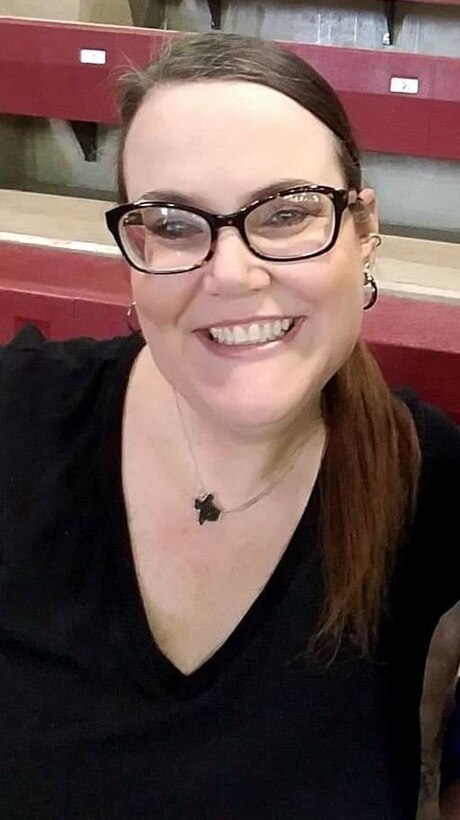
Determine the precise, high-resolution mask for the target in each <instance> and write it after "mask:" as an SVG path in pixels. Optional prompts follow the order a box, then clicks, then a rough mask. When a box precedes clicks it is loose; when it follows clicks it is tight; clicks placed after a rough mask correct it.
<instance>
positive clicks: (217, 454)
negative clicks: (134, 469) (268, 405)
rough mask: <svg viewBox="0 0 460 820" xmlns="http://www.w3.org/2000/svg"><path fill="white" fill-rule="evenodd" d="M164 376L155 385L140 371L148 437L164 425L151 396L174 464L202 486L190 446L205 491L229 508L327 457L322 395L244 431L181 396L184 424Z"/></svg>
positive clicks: (141, 397) (140, 388)
mask: <svg viewBox="0 0 460 820" xmlns="http://www.w3.org/2000/svg"><path fill="white" fill-rule="evenodd" d="M155 370H156V368H155ZM158 375H159V378H160V382H161V384H160V385H159V384H158V376H157V374H155V376H154V380H155V381H154V383H153V384H152V377H151V372H150V374H149V375H147V374H146V373H145V372H144V376H143V377H141V373H139V377H140V378H139V383H138V387H139V390H138V391H137V392H138V400H139V402H140V405H139V406H140V412H141V415H142V416H143V418H144V422H145V429H146V433H147V434H148V430H149V429H150V430H151V431H152V429H153V431H155V430H158V421H159V420H158V419H156V418H155V417H154V416H153V417H152V415H151V412H150V411H151V408H149V402H148V401H146V396H148V395H149V394H150V395H153V396H155V397H157V399H158V403H157V407H158V406H159V405H161V406H162V408H163V410H164V414H163V413H162V415H161V421H160V426H161V428H163V429H164V432H165V434H166V435H165V438H166V440H167V441H168V445H169V446H168V461H169V463H171V462H172V461H174V462H176V461H177V470H178V471H186V473H190V477H191V482H193V483H195V482H197V478H196V475H195V465H194V461H193V459H192V457H191V455H190V452H189V443H190V446H191V449H192V451H193V454H194V457H195V460H196V462H197V465H198V470H199V473H200V475H201V479H202V482H203V485H204V489H205V490H206V491H207V492H213V491H216V492H218V493H219V496H220V497H221V498H222V499H224V498H225V501H226V506H233V505H234V504H239V503H242V502H243V501H244V500H245V499H247V498H250V497H251V496H254V495H255V494H257V493H258V492H260V491H261V490H263V489H264V488H265V487H266V486H267V485H268V484H269V483H270V482H271V481H274V480H275V479H276V478H277V477H278V476H280V475H281V474H282V473H283V471H284V470H286V469H287V468H288V466H290V465H291V464H292V463H293V462H294V464H295V465H296V467H297V466H298V467H299V469H301V468H302V466H303V468H304V470H306V471H307V472H308V471H309V470H310V468H314V467H315V465H317V462H318V453H319V454H321V453H322V451H323V448H324V445H325V440H326V432H325V427H324V422H323V419H322V414H321V397H320V396H316V397H315V399H314V400H311V401H310V402H309V403H308V402H306V403H305V404H304V406H303V407H301V408H297V411H296V413H292V414H291V417H290V418H286V419H284V420H283V421H282V422H280V423H278V424H276V425H275V424H272V425H265V426H256V427H247V426H245V427H239V426H237V425H229V424H224V423H223V422H222V419H221V418H220V417H219V416H218V415H214V414H212V412H209V411H206V409H203V408H198V409H196V408H195V407H194V406H193V405H192V404H191V403H189V402H188V401H187V400H186V399H184V397H183V396H182V395H180V394H177V400H178V402H179V406H180V409H181V416H182V419H183V423H182V422H181V417H180V415H179V413H178V410H177V406H176V400H175V397H174V391H173V389H172V387H171V385H169V384H168V383H167V382H166V381H165V379H164V377H163V376H161V374H158ZM145 377H146V378H145ZM152 425H153V428H152ZM184 426H185V430H184ZM154 435H155V433H154ZM150 437H151V436H150V435H149V438H150ZM187 439H188V440H187ZM188 442H189V443H188ZM196 491H197V492H198V487H197V488H196Z"/></svg>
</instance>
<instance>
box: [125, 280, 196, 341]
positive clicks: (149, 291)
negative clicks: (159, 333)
mask: <svg viewBox="0 0 460 820" xmlns="http://www.w3.org/2000/svg"><path fill="white" fill-rule="evenodd" d="M192 278H193V277H191V278H190V279H187V278H185V277H180V276H174V277H173V276H153V275H148V274H142V273H139V272H138V271H136V270H133V271H132V272H131V290H132V294H133V299H134V300H135V301H136V306H137V313H138V316H139V318H140V320H141V321H143V323H145V325H146V326H148V328H149V330H151V331H152V332H154V331H155V330H156V329H158V330H160V329H163V328H164V327H166V326H168V325H171V324H175V322H176V321H177V320H179V318H180V316H181V314H182V313H183V312H184V311H185V309H186V307H187V305H188V303H189V301H190V299H191V298H192V294H193V286H194V281H192ZM146 329H147V328H146Z"/></svg>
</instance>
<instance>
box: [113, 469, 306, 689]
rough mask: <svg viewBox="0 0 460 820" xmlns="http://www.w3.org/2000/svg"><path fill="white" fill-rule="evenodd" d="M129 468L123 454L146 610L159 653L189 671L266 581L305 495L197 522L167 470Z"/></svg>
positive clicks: (214, 646) (190, 500) (222, 637)
mask: <svg viewBox="0 0 460 820" xmlns="http://www.w3.org/2000/svg"><path fill="white" fill-rule="evenodd" d="M132 467H133V465H132V463H131V462H130V461H129V460H128V462H127V463H126V464H125V467H124V493H125V503H126V509H127V513H128V523H129V531H130V540H131V548H132V556H133V562H134V567H135V571H136V575H137V580H138V585H139V592H140V595H141V598H142V603H143V606H144V610H145V615H146V618H147V620H148V625H149V627H150V630H151V633H152V635H153V637H154V639H155V642H156V644H157V645H158V647H159V648H160V650H161V651H162V652H163V654H164V655H166V657H167V658H168V659H169V660H170V661H171V662H172V663H173V664H174V665H175V666H176V667H177V668H178V669H180V671H182V672H183V673H185V674H190V673H191V672H193V671H195V670H196V669H197V668H198V667H200V666H201V665H202V664H203V663H204V662H205V661H206V660H208V659H209V658H210V657H211V656H212V655H213V654H214V653H215V652H216V651H217V649H218V648H219V647H220V646H222V645H223V644H224V643H225V641H226V640H227V638H229V636H230V635H231V634H232V632H233V631H234V630H235V628H236V627H237V626H238V624H239V623H240V621H241V620H242V619H243V618H244V616H245V614H246V613H247V612H248V610H249V609H250V608H251V605H252V604H253V603H254V601H255V600H256V599H257V597H258V596H259V594H260V592H261V591H262V589H263V588H264V587H265V585H266V584H267V582H268V580H269V579H270V577H271V575H272V574H273V572H274V570H275V569H276V566H277V565H278V563H279V561H280V560H281V558H282V556H283V554H284V552H285V550H286V548H287V546H288V544H289V542H290V540H291V537H292V535H293V533H294V532H295V529H296V527H297V525H298V522H299V520H300V518H301V516H302V513H303V510H304V508H305V504H306V499H305V495H304V494H301V493H300V492H297V494H294V499H292V498H291V499H290V501H289V504H287V503H283V501H282V500H281V499H278V501H279V504H278V505H277V504H275V505H273V504H270V502H269V501H268V502H267V503H266V504H265V505H262V506H261V507H260V508H259V509H258V510H256V509H255V508H254V510H253V512H252V514H251V515H248V513H249V510H248V511H246V513H243V514H242V517H241V518H239V514H238V513H235V514H234V515H231V514H230V515H228V516H224V517H223V518H222V519H221V520H219V521H218V522H213V523H206V524H204V525H203V526H199V525H198V523H197V516H196V511H195V510H194V508H193V496H190V494H187V492H186V491H184V492H182V488H181V487H180V486H177V483H176V486H173V484H172V482H171V480H168V476H164V475H163V476H162V480H159V479H158V473H156V472H155V470H149V475H147V476H146V475H145V472H144V474H143V475H142V476H140V475H139V473H138V471H134V470H133V469H132ZM178 484H179V485H180V481H179V482H178Z"/></svg>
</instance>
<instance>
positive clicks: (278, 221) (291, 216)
mask: <svg viewBox="0 0 460 820" xmlns="http://www.w3.org/2000/svg"><path fill="white" fill-rule="evenodd" d="M308 216H309V214H308V211H307V210H301V209H296V208H282V209H280V210H278V211H275V213H272V214H271V215H270V217H269V218H268V219H266V220H265V223H264V224H265V225H274V226H275V227H276V226H281V227H283V226H284V225H298V224H299V222H302V221H303V220H304V219H305V218H306V217H308Z"/></svg>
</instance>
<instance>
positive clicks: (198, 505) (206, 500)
mask: <svg viewBox="0 0 460 820" xmlns="http://www.w3.org/2000/svg"><path fill="white" fill-rule="evenodd" d="M173 392H174V398H175V400H176V406H177V411H178V413H179V418H180V420H181V424H182V429H183V431H184V436H185V439H186V442H187V446H188V450H189V453H190V456H191V459H192V461H193V464H194V466H195V472H196V475H197V478H198V482H199V485H200V497H199V498H196V499H195V509H197V510H200V515H199V523H200V524H202V523H204V521H205V520H208V521H217V520H218V519H219V518H221V517H222V516H224V515H228V514H229V513H233V512H242V511H243V510H247V509H248V507H252V505H253V504H256V503H257V502H258V501H260V499H261V498H264V496H266V495H268V494H269V493H270V492H271V491H272V490H273V488H274V487H275V486H276V485H277V484H279V483H280V482H281V480H282V479H283V478H284V477H285V476H286V475H287V473H289V472H290V471H291V470H292V469H293V468H294V466H295V463H296V461H297V458H296V457H297V455H298V453H299V452H300V450H302V449H303V447H304V446H305V444H306V440H305V441H302V442H301V443H300V444H299V446H298V447H297V448H296V449H295V450H294V453H293V457H292V461H291V462H290V463H289V464H288V466H287V467H286V468H285V469H284V470H282V472H281V474H280V475H278V476H276V478H275V479H274V481H272V482H271V483H270V484H269V485H268V487H266V488H265V489H264V490H262V492H260V493H258V494H257V495H256V496H254V498H251V499H249V501H246V502H245V503H244V504H241V506H239V507H233V508H232V509H230V510H226V509H224V508H222V507H217V506H216V505H215V504H213V503H212V502H213V499H214V495H211V494H209V493H208V492H207V490H205V488H204V484H203V479H202V478H201V473H200V470H199V467H198V462H197V460H196V457H195V453H194V452H193V448H192V444H191V441H190V438H189V436H188V433H187V428H186V426H185V422H184V417H183V415H182V410H181V408H180V405H179V397H178V395H177V392H176V390H174V391H173ZM203 505H208V508H209V507H210V508H211V509H212V513H214V514H212V513H211V514H209V515H208V514H207V513H206V512H205V513H204V514H203V509H204V507H203ZM211 515H212V517H211Z"/></svg>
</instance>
